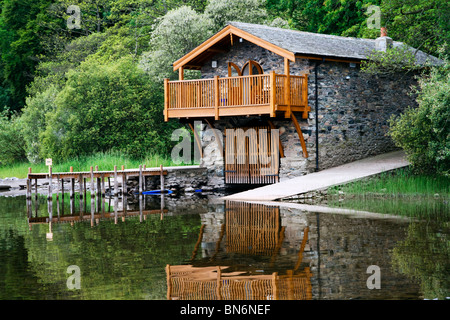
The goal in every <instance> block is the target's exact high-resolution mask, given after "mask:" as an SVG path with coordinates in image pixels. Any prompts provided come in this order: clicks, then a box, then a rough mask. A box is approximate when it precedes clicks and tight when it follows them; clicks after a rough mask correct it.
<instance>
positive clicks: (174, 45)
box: [140, 6, 213, 81]
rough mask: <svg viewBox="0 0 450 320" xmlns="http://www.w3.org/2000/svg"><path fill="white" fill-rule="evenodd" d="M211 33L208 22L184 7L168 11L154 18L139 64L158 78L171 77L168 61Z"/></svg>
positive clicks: (188, 49) (172, 76)
mask: <svg viewBox="0 0 450 320" xmlns="http://www.w3.org/2000/svg"><path fill="white" fill-rule="evenodd" d="M212 34H213V33H212V22H211V20H210V19H208V18H207V17H206V16H205V15H203V14H199V13H197V12H195V11H194V10H193V9H192V8H190V7H188V6H182V7H180V8H178V9H175V10H171V11H169V12H168V13H167V14H166V15H165V16H163V17H161V18H160V19H158V22H157V25H156V27H155V29H154V31H153V32H152V35H151V40H150V46H151V51H149V52H147V53H145V54H143V56H142V59H141V61H140V66H141V68H142V69H143V70H145V71H146V72H147V73H148V74H149V75H150V77H151V78H153V79H157V80H158V81H162V80H163V79H164V78H172V79H174V78H176V73H174V72H173V69H172V67H171V66H172V63H173V62H174V61H176V60H177V59H179V58H181V57H182V56H183V55H184V54H186V53H188V52H189V51H190V50H192V49H194V48H195V47H196V46H198V45H199V44H200V43H202V42H203V41H204V40H206V39H207V38H208V37H209V36H211V35H212Z"/></svg>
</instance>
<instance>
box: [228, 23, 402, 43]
mask: <svg viewBox="0 0 450 320" xmlns="http://www.w3.org/2000/svg"><path fill="white" fill-rule="evenodd" d="M227 24H229V25H232V26H235V27H238V26H237V25H234V24H244V25H248V26H255V27H259V28H261V27H263V28H267V29H276V30H279V31H284V32H292V33H301V34H309V35H315V36H322V37H328V38H335V39H346V40H362V41H371V42H374V41H375V39H368V38H357V37H345V36H337V35H333V34H327V33H317V32H310V31H301V30H294V29H284V28H279V27H272V26H268V25H264V24H256V23H248V22H240V21H229V22H228V23H227ZM396 42H398V41H396Z"/></svg>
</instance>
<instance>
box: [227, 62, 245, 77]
mask: <svg viewBox="0 0 450 320" xmlns="http://www.w3.org/2000/svg"><path fill="white" fill-rule="evenodd" d="M241 75H242V74H241V70H239V67H238V66H237V65H236V64H235V63H233V62H228V76H229V77H240V76H241Z"/></svg>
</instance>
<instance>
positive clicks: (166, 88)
mask: <svg viewBox="0 0 450 320" xmlns="http://www.w3.org/2000/svg"><path fill="white" fill-rule="evenodd" d="M169 97H170V95H169V79H164V121H166V122H167V121H169V110H168V109H169Z"/></svg>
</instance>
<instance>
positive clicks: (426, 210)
mask: <svg viewBox="0 0 450 320" xmlns="http://www.w3.org/2000/svg"><path fill="white" fill-rule="evenodd" d="M328 195H329V196H328V199H327V200H328V205H329V206H332V207H341V208H351V209H355V210H364V211H370V212H377V213H388V214H396V215H401V216H409V217H433V218H438V219H441V218H442V219H444V220H446V219H448V217H449V212H450V177H444V176H438V175H418V174H414V173H413V172H412V171H411V170H410V169H409V168H403V169H397V170H394V171H391V172H385V173H382V174H379V175H377V176H375V177H372V178H368V179H362V180H359V181H355V182H352V183H349V184H346V185H342V186H337V187H333V188H330V189H329V190H328Z"/></svg>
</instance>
